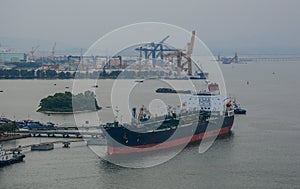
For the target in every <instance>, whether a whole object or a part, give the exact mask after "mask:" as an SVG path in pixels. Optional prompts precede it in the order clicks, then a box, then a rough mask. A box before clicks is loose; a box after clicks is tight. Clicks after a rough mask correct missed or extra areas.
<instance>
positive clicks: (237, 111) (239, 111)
mask: <svg viewBox="0 0 300 189" xmlns="http://www.w3.org/2000/svg"><path fill="white" fill-rule="evenodd" d="M233 108H234V113H235V114H246V113H247V110H245V109H243V108H241V106H240V105H239V104H237V103H236V101H233Z"/></svg>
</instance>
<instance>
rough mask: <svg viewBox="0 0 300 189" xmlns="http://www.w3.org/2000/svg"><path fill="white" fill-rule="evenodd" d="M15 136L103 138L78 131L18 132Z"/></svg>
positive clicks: (88, 132)
mask: <svg viewBox="0 0 300 189" xmlns="http://www.w3.org/2000/svg"><path fill="white" fill-rule="evenodd" d="M15 133H17V134H29V135H31V136H33V137H62V138H69V137H75V138H82V137H83V136H84V137H91V138H99V137H104V134H103V133H100V132H95V131H80V130H18V131H16V132H15Z"/></svg>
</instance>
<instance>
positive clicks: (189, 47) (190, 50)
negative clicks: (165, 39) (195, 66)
mask: <svg viewBox="0 0 300 189" xmlns="http://www.w3.org/2000/svg"><path fill="white" fill-rule="evenodd" d="M195 36H196V31H192V36H191V41H190V42H188V43H187V52H186V53H185V52H183V50H177V51H176V52H173V53H169V54H166V55H165V56H166V57H170V56H171V57H174V56H176V58H177V67H178V74H180V72H181V70H183V69H184V67H185V66H186V65H187V66H188V68H187V70H188V75H189V76H191V75H193V70H192V58H191V56H192V54H193V49H194V43H195ZM183 58H185V60H186V61H185V62H182V59H183Z"/></svg>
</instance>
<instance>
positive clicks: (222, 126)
mask: <svg viewBox="0 0 300 189" xmlns="http://www.w3.org/2000/svg"><path fill="white" fill-rule="evenodd" d="M233 122H234V116H233V115H231V116H226V117H223V116H221V117H219V118H217V119H213V120H211V121H201V120H199V122H198V121H194V122H193V121H190V122H187V123H183V124H181V126H178V127H170V128H165V129H160V130H152V131H148V132H143V131H137V130H131V129H128V128H126V127H124V126H118V127H105V128H104V129H103V131H104V133H105V135H106V138H107V148H108V149H107V151H108V154H109V155H114V154H128V153H137V152H148V151H154V150H161V149H166V148H172V147H178V146H182V145H184V146H186V145H187V144H189V143H194V142H197V141H200V140H202V139H203V138H208V137H213V136H219V135H226V134H228V133H229V132H230V131H231V128H232V125H233Z"/></svg>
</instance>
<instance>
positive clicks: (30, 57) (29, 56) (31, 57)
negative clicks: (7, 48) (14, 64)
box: [27, 45, 40, 62]
mask: <svg viewBox="0 0 300 189" xmlns="http://www.w3.org/2000/svg"><path fill="white" fill-rule="evenodd" d="M39 47H40V46H39V45H37V46H36V47H32V48H31V50H30V51H29V53H28V54H27V62H34V60H35V58H34V53H35V51H36V50H37V49H38V48H39Z"/></svg>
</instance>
